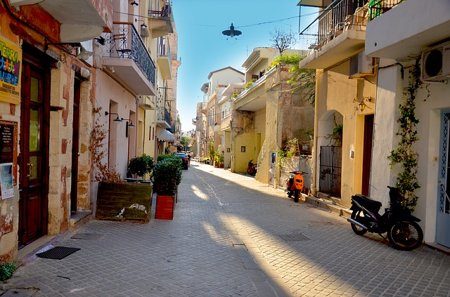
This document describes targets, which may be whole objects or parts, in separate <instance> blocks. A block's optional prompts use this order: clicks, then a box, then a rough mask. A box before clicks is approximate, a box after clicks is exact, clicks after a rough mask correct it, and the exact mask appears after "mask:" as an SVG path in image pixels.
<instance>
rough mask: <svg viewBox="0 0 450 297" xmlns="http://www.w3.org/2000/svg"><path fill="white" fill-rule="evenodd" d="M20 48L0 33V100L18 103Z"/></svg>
mask: <svg viewBox="0 0 450 297" xmlns="http://www.w3.org/2000/svg"><path fill="white" fill-rule="evenodd" d="M21 62H22V50H21V48H20V47H19V46H18V45H16V44H14V43H12V42H11V41H9V40H8V39H7V38H5V37H3V36H1V35H0V102H1V101H3V102H9V103H14V104H19V102H20V71H21Z"/></svg>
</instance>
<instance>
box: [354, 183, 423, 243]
mask: <svg viewBox="0 0 450 297" xmlns="http://www.w3.org/2000/svg"><path fill="white" fill-rule="evenodd" d="M388 188H389V197H390V206H389V208H386V210H385V213H384V214H383V215H380V214H379V213H378V212H379V210H380V208H381V202H379V201H375V200H372V199H370V198H369V197H367V196H363V195H354V196H352V207H351V208H350V209H351V210H352V215H351V218H349V219H347V221H349V222H350V223H351V226H352V229H353V231H354V232H355V233H356V234H358V235H364V234H365V233H366V232H367V231H369V232H373V233H378V234H380V236H382V235H381V234H382V233H386V232H387V237H388V239H389V242H390V244H391V246H392V247H393V248H395V249H398V250H404V251H409V250H413V249H415V248H417V247H419V246H420V245H421V243H422V241H423V231H422V228H420V226H419V224H417V222H420V219H418V218H416V217H415V216H413V215H412V214H411V211H410V210H409V209H407V208H405V207H403V206H402V205H401V203H400V202H401V200H402V199H403V197H402V195H401V194H400V192H399V190H398V189H397V188H394V187H388Z"/></svg>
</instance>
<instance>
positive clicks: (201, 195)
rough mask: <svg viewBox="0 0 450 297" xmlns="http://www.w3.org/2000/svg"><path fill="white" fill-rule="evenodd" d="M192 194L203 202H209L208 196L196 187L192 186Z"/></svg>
mask: <svg viewBox="0 0 450 297" xmlns="http://www.w3.org/2000/svg"><path fill="white" fill-rule="evenodd" d="M191 189H192V192H193V193H194V194H195V196H197V197H198V198H200V199H202V200H205V201H207V200H209V197H208V195H206V194H205V193H204V192H203V191H202V190H200V189H199V188H198V187H197V186H196V185H192V186H191Z"/></svg>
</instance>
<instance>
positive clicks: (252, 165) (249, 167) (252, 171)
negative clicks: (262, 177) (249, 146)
mask: <svg viewBox="0 0 450 297" xmlns="http://www.w3.org/2000/svg"><path fill="white" fill-rule="evenodd" d="M257 170H258V168H257V166H256V163H253V160H250V161H249V162H248V165H247V173H248V174H249V175H251V176H255V175H256V171H257Z"/></svg>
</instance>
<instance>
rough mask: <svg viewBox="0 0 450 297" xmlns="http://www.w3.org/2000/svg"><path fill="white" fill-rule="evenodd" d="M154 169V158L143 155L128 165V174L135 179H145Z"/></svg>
mask: <svg viewBox="0 0 450 297" xmlns="http://www.w3.org/2000/svg"><path fill="white" fill-rule="evenodd" d="M152 169H153V158H152V157H150V156H147V155H145V154H144V155H142V156H140V157H136V158H133V159H131V160H130V163H129V164H128V173H129V174H131V176H133V177H136V176H138V177H141V178H142V177H144V176H145V175H146V174H149V173H150V172H151V171H152Z"/></svg>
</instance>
